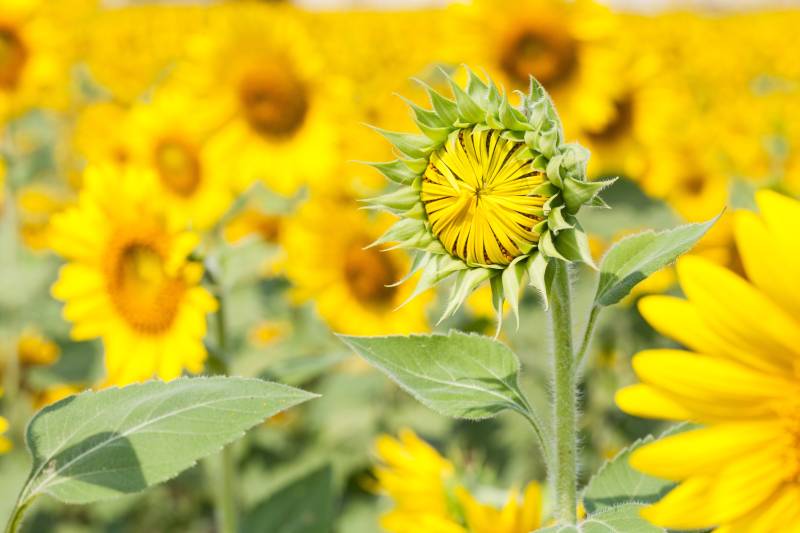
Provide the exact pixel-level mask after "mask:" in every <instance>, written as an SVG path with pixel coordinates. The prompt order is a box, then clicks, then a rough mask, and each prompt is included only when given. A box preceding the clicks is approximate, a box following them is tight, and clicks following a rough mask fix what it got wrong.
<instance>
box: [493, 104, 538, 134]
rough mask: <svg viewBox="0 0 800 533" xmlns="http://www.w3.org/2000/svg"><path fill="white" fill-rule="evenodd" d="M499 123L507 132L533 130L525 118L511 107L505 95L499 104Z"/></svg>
mask: <svg viewBox="0 0 800 533" xmlns="http://www.w3.org/2000/svg"><path fill="white" fill-rule="evenodd" d="M500 121H501V122H502V124H503V126H504V127H505V128H506V129H509V130H515V131H528V130H531V131H532V130H533V129H534V128H533V126H531V125H530V123H529V122H528V120H527V119H526V118H525V115H523V114H522V113H520V112H519V111H518V110H517V109H516V108H514V107H512V105H511V104H510V103H509V102H508V97H507V96H506V95H503V99H502V101H501V102H500Z"/></svg>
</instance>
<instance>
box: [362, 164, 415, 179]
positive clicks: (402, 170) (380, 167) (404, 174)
mask: <svg viewBox="0 0 800 533" xmlns="http://www.w3.org/2000/svg"><path fill="white" fill-rule="evenodd" d="M364 164H366V165H369V166H371V167H372V168H374V169H376V170H377V171H378V172H380V173H381V174H383V175H384V176H386V178H388V179H389V180H391V181H393V182H395V183H398V184H400V185H411V183H413V182H414V180H415V179H417V178H418V177H419V176H420V174H421V172H414V170H412V169H411V168H410V167H409V166H408V160H404V159H395V160H394V161H386V162H378V163H374V162H369V161H365V162H364Z"/></svg>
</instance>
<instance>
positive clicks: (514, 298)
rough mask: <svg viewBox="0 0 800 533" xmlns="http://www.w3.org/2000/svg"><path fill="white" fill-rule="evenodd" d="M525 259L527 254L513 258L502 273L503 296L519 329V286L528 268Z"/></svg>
mask: <svg viewBox="0 0 800 533" xmlns="http://www.w3.org/2000/svg"><path fill="white" fill-rule="evenodd" d="M527 259H528V256H524V255H521V256H519V257H517V258H515V259H514V260H513V261H511V263H510V264H509V265H508V266H507V267H506V269H505V270H504V271H503V274H502V281H503V283H502V285H503V297H504V298H505V300H506V301H508V304H509V306H510V307H511V312H512V313H513V314H514V319H515V320H516V322H517V329H519V288H520V286H521V285H522V280H523V279H524V278H525V274H526V272H527V269H528V264H527Z"/></svg>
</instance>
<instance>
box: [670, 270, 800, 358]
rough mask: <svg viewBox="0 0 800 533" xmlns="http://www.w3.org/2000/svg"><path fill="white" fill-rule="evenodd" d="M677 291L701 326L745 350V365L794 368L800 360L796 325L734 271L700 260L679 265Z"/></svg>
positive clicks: (797, 325)
mask: <svg viewBox="0 0 800 533" xmlns="http://www.w3.org/2000/svg"><path fill="white" fill-rule="evenodd" d="M678 277H679V278H680V283H681V287H682V288H683V290H684V292H685V293H686V294H687V296H688V297H689V300H691V302H692V304H694V305H695V307H696V309H697V311H698V313H699V314H700V317H701V318H702V319H703V322H704V323H705V324H706V325H707V326H708V327H710V328H711V329H712V330H713V331H715V332H716V333H717V335H719V336H720V337H722V338H724V339H727V340H729V341H730V342H732V343H735V344H737V345H739V346H741V347H742V348H743V349H746V350H747V351H749V352H750V353H751V354H753V357H748V358H747V359H746V360H743V362H744V363H746V364H749V365H752V366H754V367H757V368H782V369H792V368H793V367H794V364H795V362H796V360H797V359H798V358H800V322H798V321H797V320H796V319H794V318H793V317H792V316H790V315H788V314H787V313H786V312H785V311H783V309H781V308H780V307H778V306H777V305H775V304H774V303H773V302H772V301H770V300H769V299H768V298H767V297H765V296H764V295H763V294H762V293H761V292H760V291H758V290H757V289H755V288H754V287H753V286H752V285H750V284H749V283H747V282H746V281H745V280H744V279H742V278H740V277H739V276H737V275H736V274H734V273H733V272H731V271H729V270H727V269H725V268H722V267H720V266H719V265H715V264H714V263H712V262H710V261H708V260H706V259H702V258H700V257H694V256H686V257H683V258H682V259H681V260H679V261H678Z"/></svg>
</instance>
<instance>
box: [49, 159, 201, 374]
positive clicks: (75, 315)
mask: <svg viewBox="0 0 800 533" xmlns="http://www.w3.org/2000/svg"><path fill="white" fill-rule="evenodd" d="M154 182H155V179H154V176H153V175H152V171H148V170H141V169H136V168H133V167H130V168H126V169H119V168H117V167H92V168H89V169H88V170H87V171H86V175H85V185H84V190H83V191H82V192H81V195H80V199H79V202H78V205H77V206H75V207H73V208H70V209H68V210H67V211H65V212H63V213H60V214H59V215H57V216H56V217H54V219H53V221H52V232H51V247H52V248H53V249H54V250H55V251H56V252H58V253H59V254H61V255H62V256H63V257H65V258H66V259H67V260H68V261H69V262H68V263H67V264H66V265H64V266H63V267H62V268H61V271H60V274H59V279H58V281H57V282H56V283H55V285H53V289H52V292H53V295H54V296H55V297H56V298H58V299H59V300H62V301H63V302H65V306H64V317H65V318H66V319H67V320H69V321H71V322H73V323H74V324H73V328H72V337H73V338H74V339H76V340H82V339H90V338H95V337H100V338H102V340H103V344H104V348H105V363H106V369H107V371H108V375H107V383H109V384H124V383H130V382H135V381H141V380H145V379H148V378H150V377H152V376H154V375H155V376H158V377H160V378H162V379H172V378H175V377H178V376H179V375H180V374H181V371H182V370H183V369H184V368H185V369H187V370H188V371H190V372H195V373H196V372H200V371H201V370H202V369H203V362H204V361H205V357H206V351H205V348H204V346H203V337H204V335H205V332H206V320H205V315H206V314H207V313H209V312H212V311H214V310H215V309H216V301H215V300H214V298H213V297H212V296H211V294H210V293H209V292H208V291H207V290H206V289H204V288H203V287H201V286H200V280H201V278H202V275H203V268H202V265H200V264H198V263H195V262H193V261H191V260H189V258H188V255H189V254H190V253H191V251H192V250H193V249H194V247H195V246H196V244H197V242H198V237H197V236H196V235H195V234H193V233H190V232H187V231H185V230H184V229H183V226H182V225H180V224H179V223H177V222H176V220H175V219H174V218H173V217H170V216H168V215H167V212H166V210H165V206H164V203H165V200H164V198H163V197H161V196H159V195H158V194H157V190H155V189H154V188H153V185H152V184H153V183H154Z"/></svg>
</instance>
